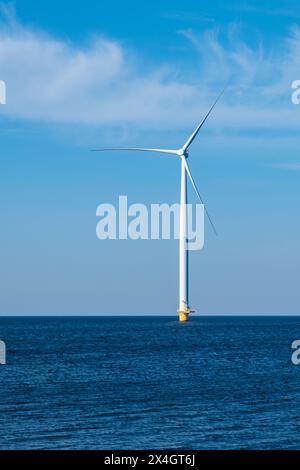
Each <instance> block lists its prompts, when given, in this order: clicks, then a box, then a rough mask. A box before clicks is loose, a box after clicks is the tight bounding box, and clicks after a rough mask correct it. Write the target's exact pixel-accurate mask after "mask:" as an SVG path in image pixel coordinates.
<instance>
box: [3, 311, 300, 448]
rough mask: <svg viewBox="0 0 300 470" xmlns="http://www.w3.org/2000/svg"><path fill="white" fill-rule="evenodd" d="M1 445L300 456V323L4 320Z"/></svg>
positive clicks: (214, 319) (247, 319) (159, 319)
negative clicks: (296, 353)
mask: <svg viewBox="0 0 300 470" xmlns="http://www.w3.org/2000/svg"><path fill="white" fill-rule="evenodd" d="M0 339H1V340H3V341H4V342H5V343H6V348H7V364H6V365H0V380H1V387H0V449H1V450H4V449H5V450H22V449H80V450H81V449H90V450H93V449H110V450H117V449H121V450H125V449H126V450H127V449H135V450H138V449H179V450H180V449H191V450H193V449H300V432H299V431H300V365H295V364H294V363H293V362H292V359H291V358H292V353H293V350H292V343H293V342H294V341H295V340H298V339H299V340H300V317H288V316H286V317H284V316H282V317H275V316H274V317H271V316H269V317H263V316H262V317H258V316H256V317H254V316H253V317H250V316H249V317H242V316H234V317H233V316H232V317H221V316H220V317H216V316H214V317H208V316H204V317H201V316H200V315H198V316H191V319H190V321H189V322H188V323H179V322H178V321H177V318H176V317H170V316H169V317H168V316H151V317H150V316H149V317H145V316H140V317H138V316H137V317H127V316H119V317H10V318H8V317H1V318H0Z"/></svg>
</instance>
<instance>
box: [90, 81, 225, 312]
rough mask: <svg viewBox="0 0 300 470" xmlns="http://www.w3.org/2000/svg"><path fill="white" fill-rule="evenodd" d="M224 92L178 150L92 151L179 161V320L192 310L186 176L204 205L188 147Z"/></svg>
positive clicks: (104, 149) (132, 149) (108, 149)
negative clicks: (155, 155) (152, 154)
mask: <svg viewBox="0 0 300 470" xmlns="http://www.w3.org/2000/svg"><path fill="white" fill-rule="evenodd" d="M223 93H224V90H223V91H222V93H221V94H220V95H219V96H218V98H217V99H216V101H215V102H214V104H213V105H212V107H211V108H210V110H209V111H208V113H207V114H206V116H205V117H204V118H203V120H202V121H201V122H200V124H199V125H198V127H197V128H196V129H195V131H194V132H193V134H192V135H191V136H190V137H189V139H188V140H187V141H186V143H185V144H184V145H183V146H182V147H181V148H180V149H178V150H172V149H160V148H140V147H120V148H103V149H94V150H93V151H94V152H106V151H123V150H124V151H137V152H155V153H166V154H169V155H176V156H178V157H180V159H181V193H180V194H181V197H180V230H179V309H178V314H179V320H180V321H187V320H188V317H189V314H190V313H191V312H193V310H192V309H191V308H190V306H189V273H188V249H187V228H188V225H187V184H186V183H187V175H188V177H189V178H190V180H191V183H192V186H193V188H194V190H195V192H196V194H197V196H198V198H199V200H200V202H201V203H202V204H203V205H204V202H203V199H202V197H201V196H200V193H199V191H198V188H197V186H196V183H195V181H194V178H193V176H192V174H191V171H190V168H189V165H188V163H187V158H188V156H189V147H190V145H191V144H192V142H193V141H194V140H195V138H196V136H197V134H198V132H199V131H200V129H201V128H202V126H203V124H204V123H205V121H206V120H207V118H208V116H209V115H210V113H211V112H212V110H213V109H214V107H215V106H216V104H217V102H218V101H219V100H220V98H221V96H222V95H223ZM204 210H205V212H206V215H207V217H208V220H209V222H210V224H211V226H212V228H213V230H214V232H215V234H217V232H216V229H215V226H214V224H213V222H212V219H211V217H210V215H209V213H208V211H207V209H206V207H205V205H204Z"/></svg>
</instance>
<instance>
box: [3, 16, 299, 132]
mask: <svg viewBox="0 0 300 470" xmlns="http://www.w3.org/2000/svg"><path fill="white" fill-rule="evenodd" d="M180 34H181V35H182V36H183V39H182V40H183V41H188V44H189V45H190V47H191V48H193V50H194V52H195V62H194V64H193V65H192V66H189V70H183V71H182V74H181V73H180V71H178V65H177V64H172V63H168V64H163V65H159V66H157V67H153V68H152V69H151V70H150V71H149V67H148V68H147V72H145V71H144V69H143V67H142V65H139V57H138V56H137V55H136V56H134V54H133V52H132V51H131V52H129V51H127V50H126V48H125V47H124V46H123V45H122V44H121V43H120V42H118V41H116V40H113V39H111V38H105V37H103V36H101V35H99V36H98V37H94V38H93V39H92V40H91V41H90V43H89V44H88V45H86V46H84V47H80V46H78V45H77V44H73V43H71V42H68V41H64V40H61V39H57V38H54V37H52V36H49V35H47V34H46V33H44V32H43V31H35V30H33V29H30V28H27V27H25V26H24V25H21V24H20V23H19V22H18V21H17V20H16V18H15V17H14V15H13V14H12V13H11V12H9V14H7V12H6V19H5V21H4V22H3V21H2V23H1V24H0V71H1V72H0V73H1V77H0V78H1V79H4V80H5V81H6V84H7V105H6V107H5V109H1V115H2V116H11V117H14V118H15V117H16V118H22V119H36V120H41V119H42V120H45V121H54V122H62V123H64V122H66V123H90V124H102V125H114V126H115V125H121V124H122V125H124V124H125V125H128V124H134V125H135V126H137V127H140V126H144V127H145V128H149V127H150V128H158V129H161V128H167V127H169V126H170V125H171V124H172V125H173V126H175V127H176V126H181V127H182V125H183V123H184V124H185V125H189V126H190V125H192V123H195V122H197V121H198V120H199V117H201V116H202V115H203V113H204V112H205V111H206V110H207V107H208V105H209V104H210V103H211V101H212V100H213V99H214V97H215V96H216V95H217V94H218V92H219V91H220V89H221V88H222V87H223V85H224V83H229V88H228V91H227V94H226V97H225V98H224V100H223V101H222V103H221V104H220V106H219V108H218V113H216V116H215V119H216V120H217V123H218V128H219V129H222V128H226V127H227V128H228V127H229V128H232V129H235V130H239V129H249V128H250V129H261V128H269V129H274V128H281V129H284V128H285V129H299V127H300V119H299V113H300V106H299V108H297V106H293V105H292V104H291V92H292V90H291V88H290V85H291V82H292V81H293V80H295V79H297V78H300V76H299V73H300V72H299V70H300V68H299V65H300V64H299V62H300V30H299V29H297V28H293V29H292V30H291V32H290V35H289V37H288V38H285V39H284V40H282V42H281V43H280V44H276V47H274V50H266V49H265V48H264V46H263V44H262V43H259V42H258V43H257V46H255V47H254V46H251V47H250V46H249V45H248V44H246V43H245V42H243V41H242V40H241V39H240V34H239V28H238V27H237V25H231V26H229V27H228V28H227V29H226V31H222V30H218V29H216V28H214V29H210V30H208V31H206V32H204V33H201V34H196V33H195V32H194V31H192V30H184V31H181V32H180ZM144 61H145V58H143V61H140V62H143V63H144Z"/></svg>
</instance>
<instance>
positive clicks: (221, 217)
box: [0, 0, 300, 315]
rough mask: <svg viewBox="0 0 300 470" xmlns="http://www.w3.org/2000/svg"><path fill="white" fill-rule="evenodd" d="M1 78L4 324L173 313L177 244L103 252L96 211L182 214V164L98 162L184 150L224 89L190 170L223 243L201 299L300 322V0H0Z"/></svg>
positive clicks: (211, 257) (219, 309)
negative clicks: (117, 150)
mask: <svg viewBox="0 0 300 470" xmlns="http://www.w3.org/2000/svg"><path fill="white" fill-rule="evenodd" d="M70 12H71V14H70ZM0 79H2V80H5V81H6V84H7V104H6V105H5V106H1V107H0V126H1V127H0V133H1V134H0V135H1V151H0V192H1V198H0V209H1V219H2V220H1V231H0V286H1V287H0V314H2V315H17V314H33V315H38V314H117V313H120V314H121V313H132V314H138V313H147V314H149V313H154V314H155V313H157V314H175V313H176V309H177V303H178V299H177V297H178V294H177V290H178V282H177V279H178V257H177V254H178V247H177V243H176V242H174V241H138V242H131V241H107V242H103V241H99V240H98V239H97V238H96V235H95V229H96V223H97V219H96V216H95V212H96V207H97V205H98V204H100V203H101V202H111V203H114V202H117V199H118V196H119V195H121V194H125V195H128V198H129V202H141V203H147V204H149V203H152V202H157V203H159V202H170V203H174V202H177V201H178V198H179V177H180V168H179V164H176V162H174V161H173V160H172V159H168V158H166V159H157V158H154V157H152V156H145V155H140V154H135V155H121V154H113V155H110V156H109V158H105V156H103V155H100V154H91V153H89V149H90V148H92V147H94V146H107V145H122V146H123V145H155V146H156V145H157V146H167V147H174V146H175V147H176V146H177V145H180V144H181V143H183V141H184V140H185V139H186V137H187V136H188V135H189V134H190V133H191V131H192V130H193V128H194V127H195V125H196V124H197V122H198V121H199V120H200V119H201V117H202V116H203V114H204V113H205V112H206V110H207V109H208V107H209V105H210V104H211V102H212V100H213V99H214V98H215V96H216V95H217V94H218V93H219V91H220V90H221V89H222V88H223V86H224V85H225V84H228V88H227V91H226V95H225V97H224V99H223V100H222V103H220V105H219V106H218V107H217V109H216V110H215V113H214V115H213V116H212V117H211V119H210V120H209V121H208V122H207V125H206V126H205V128H203V132H202V134H201V136H200V138H199V139H198V140H197V141H196V142H195V143H194V144H193V148H192V152H191V158H190V165H191V167H192V170H193V173H194V177H195V179H196V181H197V183H198V185H199V187H200V189H201V192H202V193H203V195H204V196H205V199H206V201H207V203H208V206H209V209H210V212H211V213H212V215H213V218H214V220H215V223H216V225H217V227H218V232H219V236H218V237H217V238H216V237H214V235H213V234H212V232H211V231H210V228H209V226H208V225H207V227H206V243H205V248H204V250H203V251H200V252H196V253H192V256H191V304H192V305H193V306H194V307H195V308H196V309H197V311H198V312H199V313H200V314H201V313H205V314H299V313H300V308H299V295H298V282H299V266H300V254H299V248H298V241H299V235H300V223H299V216H298V214H299V203H300V191H299V177H300V159H299V130H300V106H299V107H298V106H295V105H292V103H291V91H292V90H291V82H292V81H293V80H296V79H300V13H299V11H298V9H297V3H296V2H295V1H286V2H275V1H272V2H271V1H263V2H261V1H260V2H258V1H253V2H247V1H246V2H234V1H231V2H226V5H225V2H221V1H215V2H201V1H199V2H197V3H196V2H194V1H185V2H182V1H177V0H175V1H174V0H173V1H164V2H161V1H154V2H151V3H150V2H147V3H146V4H145V2H138V1H132V0H129V1H127V2H121V1H117V2H108V1H101V2H99V1H96V0H95V1H94V0H87V1H86V2H69V1H66V0H60V1H58V0H53V1H52V2H35V1H33V0H26V1H21V0H19V1H18V0H17V1H16V2H15V3H14V6H13V5H12V4H7V3H2V8H1V21H0ZM191 198H192V200H193V196H191ZM194 201H195V200H194Z"/></svg>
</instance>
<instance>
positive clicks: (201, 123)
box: [182, 88, 225, 151]
mask: <svg viewBox="0 0 300 470" xmlns="http://www.w3.org/2000/svg"><path fill="white" fill-rule="evenodd" d="M224 92H225V88H224V89H223V90H222V92H221V93H220V94H219V96H218V98H217V99H216V101H215V102H214V104H213V105H212V107H211V108H210V110H209V111H208V113H207V114H206V116H205V117H204V119H202V121H201V122H200V124H199V126H198V127H197V128H196V129H195V131H194V132H193V133H192V135H191V136H190V137H189V139H188V140H187V141H186V143H185V144H184V146H183V147H182V150H183V151H186V150H187V149H188V148H189V146H190V145H191V143H192V142H193V141H194V139H195V138H196V136H197V134H198V132H199V131H200V129H201V127H202V126H203V124H204V123H205V121H206V119H207V118H208V116H209V115H210V113H211V112H212V110H213V109H214V107H215V106H216V104H217V102H218V101H219V100H220V99H221V97H222V96H223V94H224Z"/></svg>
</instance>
